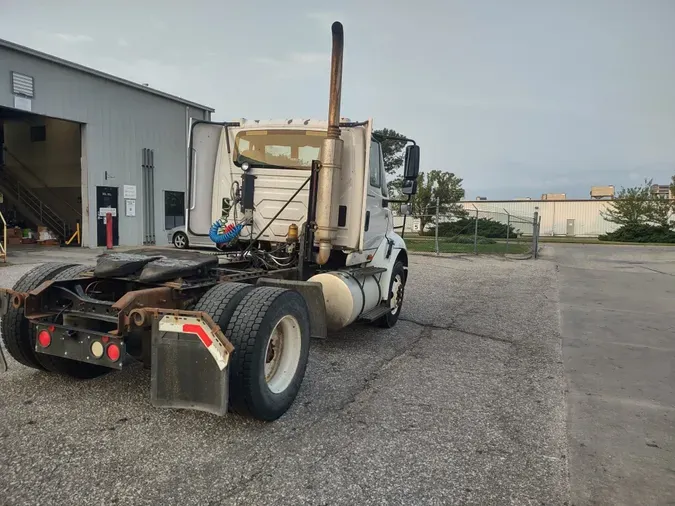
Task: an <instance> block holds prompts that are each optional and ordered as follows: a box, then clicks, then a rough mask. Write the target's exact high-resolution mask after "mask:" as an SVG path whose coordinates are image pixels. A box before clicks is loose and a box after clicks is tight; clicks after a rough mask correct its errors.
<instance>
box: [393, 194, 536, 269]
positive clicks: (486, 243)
mask: <svg viewBox="0 0 675 506" xmlns="http://www.w3.org/2000/svg"><path fill="white" fill-rule="evenodd" d="M434 207H435V206H434ZM430 210H431V211H433V209H430ZM397 221H398V222H399V223H398V225H399V227H398V228H399V229H400V228H403V229H404V238H405V241H406V244H407V246H408V248H409V249H410V250H411V251H425V252H430V253H435V254H436V255H439V254H441V253H469V254H470V253H473V254H475V255H479V254H492V255H520V256H527V257H531V258H537V256H538V250H539V228H540V223H541V219H540V216H539V215H538V213H537V212H535V213H534V215H533V216H529V217H526V216H516V215H513V214H509V213H507V212H503V213H502V212H497V211H485V210H479V209H475V210H473V211H472V210H468V212H467V213H466V214H465V215H461V216H459V215H456V214H431V213H430V214H424V215H417V216H407V217H406V218H405V220H403V217H397ZM403 221H405V227H402V224H403ZM436 224H438V226H436Z"/></svg>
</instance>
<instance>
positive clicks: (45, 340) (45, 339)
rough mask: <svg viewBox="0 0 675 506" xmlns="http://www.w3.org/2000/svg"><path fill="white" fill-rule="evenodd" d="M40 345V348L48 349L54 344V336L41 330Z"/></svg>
mask: <svg viewBox="0 0 675 506" xmlns="http://www.w3.org/2000/svg"><path fill="white" fill-rule="evenodd" d="M38 343H40V346H42V347H43V348H47V347H48V346H49V345H50V344H52V335H51V334H50V333H49V331H48V330H41V331H40V332H39V333H38Z"/></svg>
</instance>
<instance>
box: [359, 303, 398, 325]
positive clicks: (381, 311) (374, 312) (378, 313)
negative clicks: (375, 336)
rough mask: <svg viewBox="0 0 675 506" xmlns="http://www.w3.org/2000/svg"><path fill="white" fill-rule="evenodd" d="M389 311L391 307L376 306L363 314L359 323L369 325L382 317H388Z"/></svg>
mask: <svg viewBox="0 0 675 506" xmlns="http://www.w3.org/2000/svg"><path fill="white" fill-rule="evenodd" d="M389 311H391V308H390V307H389V306H375V307H374V308H373V309H371V310H370V311H367V312H365V313H363V314H362V315H361V317H360V318H359V321H362V322H368V323H370V322H374V321H375V320H377V319H378V318H381V317H382V316H384V315H386V314H387V313H388V312H389Z"/></svg>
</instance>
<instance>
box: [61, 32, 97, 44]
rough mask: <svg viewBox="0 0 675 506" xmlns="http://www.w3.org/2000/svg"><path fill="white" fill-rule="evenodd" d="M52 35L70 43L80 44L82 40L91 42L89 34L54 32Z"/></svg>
mask: <svg viewBox="0 0 675 506" xmlns="http://www.w3.org/2000/svg"><path fill="white" fill-rule="evenodd" d="M54 36H55V37H56V38H57V39H61V40H63V41H65V42H68V43H70V44H80V43H82V42H92V41H93V40H94V39H92V38H91V37H90V36H89V35H82V34H77V33H55V34H54Z"/></svg>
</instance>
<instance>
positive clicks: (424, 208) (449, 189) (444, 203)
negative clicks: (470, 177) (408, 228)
mask: <svg viewBox="0 0 675 506" xmlns="http://www.w3.org/2000/svg"><path fill="white" fill-rule="evenodd" d="M436 197H438V199H439V204H440V209H439V214H440V215H442V216H448V215H453V216H457V217H462V216H465V215H466V214H467V213H466V211H465V210H464V208H463V207H461V206H460V205H458V204H457V202H459V201H460V200H461V199H463V198H464V189H463V188H462V179H461V178H459V177H457V176H456V175H455V174H453V173H452V172H446V171H441V170H432V171H429V172H428V173H424V172H422V173H420V175H419V176H418V177H417V195H415V196H414V197H413V200H412V212H413V216H417V217H419V218H420V226H421V229H422V230H424V226H425V225H426V224H427V223H430V222H433V221H434V218H433V216H431V215H435V214H436Z"/></svg>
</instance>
